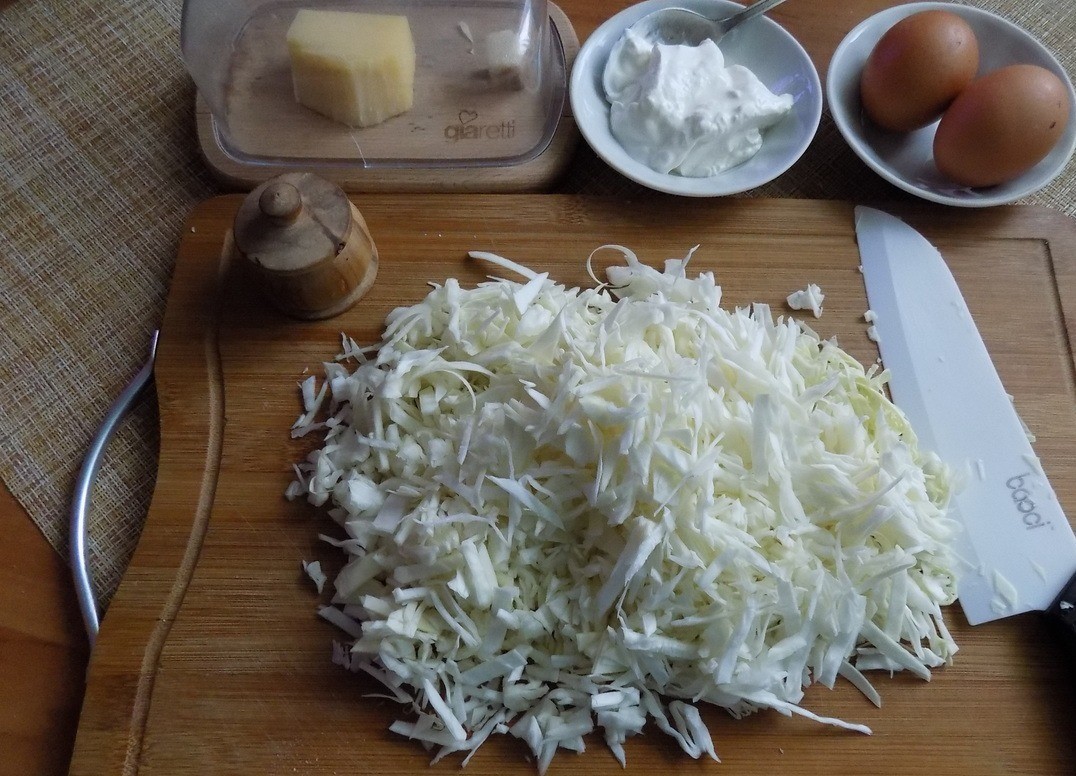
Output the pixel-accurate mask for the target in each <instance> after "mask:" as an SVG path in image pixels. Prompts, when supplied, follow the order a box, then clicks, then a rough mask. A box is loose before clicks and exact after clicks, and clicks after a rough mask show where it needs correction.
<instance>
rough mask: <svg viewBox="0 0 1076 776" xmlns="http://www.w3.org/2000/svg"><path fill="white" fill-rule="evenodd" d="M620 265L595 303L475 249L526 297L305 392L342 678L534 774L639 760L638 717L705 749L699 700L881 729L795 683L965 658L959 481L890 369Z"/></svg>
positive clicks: (387, 342)
mask: <svg viewBox="0 0 1076 776" xmlns="http://www.w3.org/2000/svg"><path fill="white" fill-rule="evenodd" d="M606 247H610V246H606ZM611 247H616V248H618V249H619V250H620V251H621V252H622V254H623V255H624V259H625V263H624V265H623V266H614V267H611V268H610V269H608V271H607V274H608V279H609V284H608V285H599V286H598V287H596V288H593V289H586V290H581V289H578V288H573V289H569V288H565V287H564V286H562V285H559V284H556V283H554V282H553V281H551V280H549V278H548V276H547V274H545V273H542V274H538V273H535V272H533V271H531V270H529V269H527V268H525V267H522V266H520V265H517V264H515V263H513V262H511V261H508V260H507V259H502V258H500V257H497V256H493V255H490V254H472V255H473V256H475V257H476V258H480V259H485V260H487V261H491V262H492V263H494V264H496V265H498V266H499V267H500V268H502V269H505V270H508V271H511V272H515V273H517V274H519V275H521V276H522V277H523V278H524V281H523V282H509V281H507V280H491V281H490V282H486V283H484V284H481V285H479V286H478V287H476V288H473V289H464V288H461V287H460V285H459V283H458V282H457V281H456V280H452V279H449V280H447V281H445V283H444V284H443V285H441V286H436V287H434V288H433V290H432V291H431V292H430V293H429V295H428V296H427V297H426V299H424V300H423V301H422V302H420V303H419V304H417V305H415V306H413V307H406V308H403V307H402V308H398V309H396V310H394V311H393V312H392V313H391V314H390V315H389V316H388V319H387V322H386V329H385V333H384V336H383V339H382V342H381V343H380V345H379V346H377V347H376V348H367V349H361V348H359V347H358V345H356V343H354V341H352V340H350V339H348V338H347V337H346V336H345V337H344V352H343V354H341V356H340V357H338V359H337V360H336V361H334V362H331V363H326V364H325V365H324V366H325V379H324V381H323V382H322V383H321V385H320V387H319V386H318V385H317V383H316V380H315V379H314V378H313V377H310V378H308V379H307V380H306V381H305V382H304V383H303V385H302V389H303V391H302V392H303V398H304V403H305V410H306V411H305V412H304V413H303V415H302V417H300V418H299V420H298V421H297V422H296V424H295V427H294V429H293V432H292V433H293V435H295V436H301V435H303V434H306V433H309V432H312V431H323V432H324V434H325V440H324V444H323V445H322V446H321V447H320V448H319V449H316V450H314V451H313V452H312V453H311V454H310V455H309V456H308V458H307V459H306V461H305V462H303V463H302V464H300V465H299V466H298V467H296V471H297V473H298V477H297V480H296V481H295V482H294V483H292V485H291V486H290V487H289V489H288V495H289V497H292V498H294V497H298V496H305V497H306V498H307V499H308V500H309V501H310V502H311V503H313V504H315V505H318V506H320V505H323V504H326V503H329V504H331V508H330V509H329V514H330V515H331V516H332V517H333V518H334V519H335V520H336V522H337V523H339V524H340V525H341V526H342V527H343V530H344V532H345V533H346V535H347V538H346V539H343V540H340V539H332V538H330V537H323V538H324V539H326V541H329V542H331V543H333V544H335V545H336V546H338V547H340V549H342V550H343V551H344V552H345V553H346V557H347V563H346V565H345V566H344V567H343V569H342V570H341V571H340V573H339V574H338V575H337V577H336V579H335V581H334V590H335V594H334V597H333V603H334V606H326V607H323V608H322V609H321V610H320V611H321V613H322V615H323V616H324V617H326V618H327V619H329V620H330V621H331V622H334V623H336V624H337V625H339V626H340V627H341V628H343V629H344V630H345V632H347V633H348V634H349V635H350V636H351V637H352V638H353V639H354V641H353V643H351V644H350V645H349V646H346V647H345V646H343V645H336V650H335V656H334V659H335V660H336V662H338V663H340V664H341V665H344V666H345V667H348V668H350V669H352V670H355V671H365V672H367V673H369V674H371V675H373V676H374V677H376V678H377V679H378V680H380V681H381V682H382V683H383V684H384V685H385V686H386V687H387V688H388V689H389V691H390V692H391V693H392V694H393V695H394V696H395V697H396V698H397V699H398V700H399V701H401V702H402V703H405V704H409V705H410V707H411V713H410V714H409V715H408V719H405V720H399V721H396V722H394V723H393V724H392V725H391V729H392V730H393V731H395V732H397V733H400V734H401V735H404V736H407V737H410V738H414V739H417V740H419V741H421V742H423V743H424V745H425V746H427V747H428V748H430V749H433V750H435V751H436V756H435V758H434V760H435V761H436V760H438V759H440V758H441V757H443V756H445V755H446V754H450V753H454V752H465V753H467V755H466V759H465V760H464V762H466V760H467V759H469V758H470V756H471V755H472V754H473V753H474V752H475V751H476V750H477V749H478V747H479V746H480V745H481V744H482V743H483V742H484V741H485V740H486V739H487V738H488V737H489V736H490V735H492V734H494V733H499V734H504V733H507V734H510V735H513V736H516V737H518V738H520V739H522V740H523V741H525V742H526V743H527V745H528V746H529V747H530V749H531V751H532V752H533V754H534V756H535V758H536V761H537V766H538V769H539V770H540V771H544V770H545V769H546V767H547V766H548V765H549V763H550V761H551V760H552V758H553V756H554V755H555V753H556V752H557V751H558V749H567V750H571V751H575V752H581V751H582V750H583V748H584V736H586V735H587V734H589V733H591V732H595V731H598V732H600V734H601V735H603V736H604V738H605V741H606V743H607V744H608V746H609V747H610V749H611V750H612V752H613V754H614V755H615V756H616V757H617V759H618V760H620V762H621V763H624V761H625V753H624V748H623V743H624V741H625V740H626V739H627V738H628V737H629V736H631V735H634V734H637V733H639V732H641V731H642V730H643V727H644V725H645V724H646V723H647V722H648V721H649V722H651V723H652V724H655V725H657V727H658V728H659V729H661V730H662V731H664V732H665V733H667V734H668V735H670V736H672V737H673V738H674V739H675V740H676V741H677V743H679V745H680V746H681V747H682V748H683V749H684V751H686V752H687V753H688V754H690V755H691V756H692V757H699V756H701V755H703V754H706V755H708V756H710V757H713V758H714V759H717V755H716V753H715V750H714V745H713V743H712V741H711V738H710V735H709V732H708V730H707V728H706V725H705V724H704V723H703V720H702V718H701V716H700V713H699V710H698V707H697V702H698V701H704V702H706V703H711V704H716V705H718V706H722V707H724V708H726V709H727V710H728V711H729V712H730V713H731V714H732V715H733V716H734V717H740V716H743V715H745V714H748V713H751V712H753V711H756V710H760V709H774V710H776V711H778V712H780V713H782V714H786V715H789V714H801V715H804V716H806V717H810V718H812V719H816V720H818V721H820V722H824V723H828V724H832V725H837V726H840V727H844V728H848V729H851V730H856V731H860V732H864V733H869V732H870V730H869V729H868V728H866V727H865V726H863V725H857V724H849V723H846V722H844V721H841V720H837V719H829V718H823V717H819V716H817V715H815V714H813V713H812V712H810V711H809V710H807V709H806V708H804V707H803V706H801V705H800V703H801V701H802V699H803V697H804V689H805V687H807V686H808V685H810V684H811V683H812V682H814V683H820V684H823V685H825V686H827V687H832V686H833V684H834V682H835V681H836V679H837V677H838V676H842V677H844V678H846V679H847V680H849V681H851V682H852V683H853V684H854V685H855V686H856V687H858V688H859V689H860V690H861V691H862V692H863V693H864V694H865V695H867V697H869V698H870V699H871V700H872V701H874V702H875V703H876V704H877V703H880V699H879V697H878V694H877V692H876V691H875V690H874V688H873V687H872V686H871V685H870V683H869V682H868V681H867V679H866V678H865V677H864V673H863V672H865V671H868V670H883V671H896V670H909V671H912V672H913V673H915V674H916V675H918V676H920V677H922V678H923V679H929V678H930V669H931V668H934V667H938V666H941V665H943V664H946V663H949V662H950V661H951V659H952V656H953V654H954V653H955V652H956V649H957V647H956V644H955V643H954V641H953V639H952V638H951V636H950V634H949V632H948V630H947V629H946V627H945V623H944V622H943V619H942V610H941V607H942V606H944V605H946V604H949V603H951V602H952V601H953V600H954V599H955V578H954V576H955V575H954V571H953V569H954V567H955V562H954V556H953V555H952V554H951V551H950V547H949V545H950V541H951V538H952V536H953V534H954V532H955V525H954V523H953V522H952V520H951V519H950V518H948V517H947V516H946V511H947V505H948V497H949V490H950V484H949V475H948V470H947V469H946V467H945V466H943V465H942V463H941V462H940V461H939V460H938V459H937V458H936V457H935V456H933V455H931V454H929V453H927V452H925V451H922V450H919V449H918V448H917V445H916V441H915V438H914V435H913V433H912V431H911V429H910V428H909V425H908V422H907V420H906V419H905V417H904V416H903V414H902V413H901V412H900V411H899V410H898V409H897V408H896V407H895V406H894V405H892V404H891V403H890V402H889V401H888V400H887V398H886V397H885V395H884V393H883V385H884V381H885V374H884V373H879V372H877V371H876V368H875V367H871V369H870V370H867V371H865V370H864V368H863V367H862V366H861V365H860V364H859V363H858V362H856V361H855V360H854V359H853V358H852V357H851V356H849V355H848V354H847V353H845V352H844V351H842V350H841V349H840V348H839V347H838V346H837V344H836V343H835V342H833V341H829V340H820V339H819V337H818V336H817V335H816V334H815V333H814V332H812V331H811V330H809V329H808V328H806V327H805V326H803V325H801V324H799V323H797V322H796V321H794V320H792V319H779V320H776V321H775V320H774V319H773V317H772V315H771V313H770V310H769V309H768V308H767V307H766V306H764V305H754V306H753V308H752V309H751V310H750V311H747V310H743V309H737V310H734V311H727V310H724V309H722V308H721V307H720V300H721V289H720V287H719V286H717V285H716V283H715V280H714V277H713V274H712V273H708V272H707V273H702V274H700V275H698V276H697V277H692V278H689V277H688V276H687V273H686V267H687V263H688V260H689V259H690V254H689V255H688V257H687V258H686V259H684V260H670V261H667V262H666V264H665V268H664V271H663V272H662V271H658V270H656V269H654V268H651V267H648V266H646V265H643V264H641V263H640V262H639V261H638V260H637V259H636V257H635V255H634V254H632V253H631V252H630V251H628V250H626V249H623V248H619V246H611ZM588 266H589V262H588ZM343 362H352V363H353V365H354V368H353V369H352V370H349V369H348V368H347V367H345V366H344V363H343ZM326 401H328V408H327V414H326V412H325V411H323V405H324V404H325V403H326Z"/></svg>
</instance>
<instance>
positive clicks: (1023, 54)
mask: <svg viewBox="0 0 1076 776" xmlns="http://www.w3.org/2000/svg"><path fill="white" fill-rule="evenodd" d="M826 98H827V100H828V102H829V107H830V112H831V114H832V115H833V119H834V122H835V123H836V125H837V128H838V130H839V131H840V133H841V134H842V135H843V137H844V138H845V140H846V141H847V142H848V144H849V145H850V146H851V147H852V150H853V151H855V153H856V154H857V155H858V156H859V157H860V158H861V159H862V160H863V162H864V163H865V164H867V166H868V167H870V168H871V169H873V170H874V171H875V172H876V173H878V174H879V175H880V176H882V177H883V178H885V179H886V180H887V181H889V182H890V183H892V184H893V185H895V186H897V187H899V188H901V189H903V190H905V191H908V192H910V193H912V194H915V195H916V196H919V197H921V198H923V199H926V200H930V201H933V202H939V203H942V204H946V205H955V206H959V207H990V206H993V205H1001V204H1005V203H1009V202H1013V201H1015V200H1018V199H1020V198H1021V197H1025V196H1027V195H1028V194H1031V193H1032V192H1034V191H1037V190H1038V189H1040V188H1042V187H1043V186H1045V185H1046V184H1048V183H1049V182H1050V181H1051V180H1053V179H1054V178H1055V177H1056V176H1057V175H1058V174H1060V172H1061V171H1062V170H1063V169H1064V168H1065V166H1066V165H1067V164H1068V162H1069V159H1070V158H1071V157H1072V154H1073V151H1074V149H1076V91H1074V89H1073V85H1072V81H1071V80H1070V79H1069V77H1068V75H1067V74H1066V73H1065V70H1064V69H1063V68H1062V67H1061V65H1060V64H1059V63H1058V61H1057V60H1056V59H1055V58H1054V56H1053V55H1052V54H1051V53H1050V52H1049V51H1048V50H1047V49H1046V48H1045V47H1044V46H1043V45H1042V44H1041V43H1040V42H1039V41H1037V40H1036V39H1035V38H1034V37H1033V36H1031V35H1030V34H1028V33H1027V32H1026V31H1024V30H1023V29H1021V28H1020V27H1018V26H1017V25H1015V24H1013V23H1012V22H1009V21H1007V20H1006V19H1003V18H1002V17H1000V16H997V15H996V14H993V13H990V12H988V11H983V10H980V9H978V8H973V7H970V6H963V5H957V4H955V3H909V4H906V5H900V6H896V7H894V8H889V9H887V10H885V11H882V12H880V13H878V14H875V15H874V16H871V17H870V18H868V19H866V20H865V21H863V22H862V23H860V24H859V25H858V26H856V27H855V28H854V29H853V30H852V31H851V32H849V33H848V35H847V36H845V38H844V40H843V41H842V42H841V44H840V45H839V46H838V47H837V49H836V51H835V52H834V54H833V58H832V60H831V62H830V67H829V75H828V78H827V80H826Z"/></svg>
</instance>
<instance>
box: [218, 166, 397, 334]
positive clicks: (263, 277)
mask: <svg viewBox="0 0 1076 776" xmlns="http://www.w3.org/2000/svg"><path fill="white" fill-rule="evenodd" d="M232 232H233V238H234V241H235V247H236V250H237V252H238V253H239V254H240V255H242V256H243V257H245V258H246V259H247V260H248V261H250V262H251V264H252V265H253V266H254V267H255V271H256V272H257V274H258V277H259V280H260V283H261V285H262V289H263V291H264V292H265V294H266V295H267V296H268V297H269V300H270V301H271V302H272V303H273V304H274V305H276V306H277V307H278V308H280V310H282V311H283V312H285V313H287V314H288V315H291V316H294V317H297V318H304V319H315V318H328V317H331V316H333V315H337V314H338V313H341V312H343V311H344V310H346V309H347V308H348V307H350V306H351V305H353V304H354V303H355V302H357V301H358V300H359V298H360V297H361V296H362V295H363V294H364V293H365V292H366V290H367V289H368V288H369V287H370V285H371V284H372V283H373V280H374V276H375V274H376V272H377V250H376V248H375V247H374V243H373V240H372V239H371V238H370V233H369V230H368V229H367V227H366V222H365V221H364V220H363V218H362V215H361V214H360V213H359V211H358V209H357V208H356V207H355V206H354V205H353V204H351V202H350V201H349V200H348V198H347V195H346V194H344V192H343V191H342V190H341V189H340V188H339V187H338V186H336V185H335V184H333V183H331V182H329V181H327V180H325V179H324V178H321V177H319V176H317V175H313V174H311V173H286V174H284V175H280V176H278V177H276V178H273V179H271V180H268V181H266V182H265V183H263V184H261V185H260V186H258V187H257V188H256V189H254V191H252V192H251V193H250V194H248V195H247V197H246V199H245V200H243V204H242V205H240V207H239V211H238V212H237V213H236V216H235V224H234V226H233V230H232Z"/></svg>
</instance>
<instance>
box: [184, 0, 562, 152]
mask: <svg viewBox="0 0 1076 776" xmlns="http://www.w3.org/2000/svg"><path fill="white" fill-rule="evenodd" d="M300 8H312V9H321V10H334V11H340V10H344V11H354V12H365V13H381V14H398V15H404V16H406V17H407V18H408V21H409V25H410V29H411V34H412V37H413V39H414V44H415V50H416V72H415V85H414V104H413V107H412V108H411V110H409V111H407V112H406V113H403V114H401V115H399V116H395V117H393V118H390V119H388V120H386V121H384V122H382V123H380V124H376V125H374V126H369V127H364V128H356V127H350V126H348V125H346V124H343V123H340V122H337V121H334V120H333V119H331V118H328V117H326V116H323V115H321V114H319V113H317V112H315V111H313V110H311V109H309V108H307V107H304V106H303V105H301V104H299V102H298V101H297V100H296V97H295V91H294V87H293V83H292V72H291V61H290V58H289V53H288V47H287V44H286V35H287V32H288V28H289V27H290V25H291V23H292V22H293V20H294V18H295V15H296V13H297V12H298V11H299V10H300ZM550 28H551V25H550V23H549V16H548V12H547V6H546V3H545V0H518V1H517V2H511V1H510V0H508V1H505V2H488V1H487V2H483V1H482V0H470V1H469V2H443V0H442V1H441V2H437V1H436V0H404V2H394V3H386V2H363V1H362V0H352V1H351V2H345V3H332V4H330V3H318V2H311V3H306V4H303V5H302V6H300V5H296V4H292V3H281V2H272V1H271V0H270V1H268V2H259V1H258V0H253V1H252V2H239V1H237V0H231V1H230V2H223V3H222V2H220V0H186V2H185V4H184V9H183V28H182V51H183V59H184V62H185V64H186V67H187V69H188V71H189V72H190V73H191V76H192V77H193V79H194V81H195V84H196V85H197V87H198V90H199V93H200V94H201V96H202V97H203V98H204V99H205V101H206V102H207V103H208V105H209V107H210V110H211V111H212V114H213V119H214V124H215V131H216V133H217V140H218V142H219V145H220V147H221V148H222V149H223V151H224V152H225V153H226V154H227V155H228V156H230V157H232V158H234V159H235V160H237V161H239V162H242V163H244V164H255V165H256V164H271V165H274V166H276V167H278V168H279V167H281V166H284V167H288V166H294V167H295V168H296V169H302V168H305V167H310V166H318V167H321V168H324V167H325V166H332V165H345V166H346V165H359V166H362V167H364V168H392V167H400V168H416V167H461V166H464V167H481V166H505V165H512V164H518V163H522V162H527V161H530V160H532V159H534V158H535V157H537V156H538V155H539V154H541V153H542V151H543V150H545V148H546V147H547V146H548V145H549V143H550V140H551V139H552V137H553V134H554V132H555V130H556V128H557V124H558V121H559V119H560V116H561V112H562V109H563V106H564V100H565V94H566V91H567V72H566V66H565V56H564V51H563V48H562V46H561V44H560V40H559V38H558V36H557V35H555V34H552V33H551V29H550ZM506 40H509V41H514V43H515V50H516V51H518V52H519V67H518V68H517V71H516V72H515V73H506V72H505V71H504V70H503V69H499V68H497V67H496V66H494V67H492V68H491V67H490V63H491V61H492V62H494V64H495V63H496V60H497V53H496V51H497V50H501V51H503V47H504V44H505V41H506ZM491 48H492V49H493V53H491Z"/></svg>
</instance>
